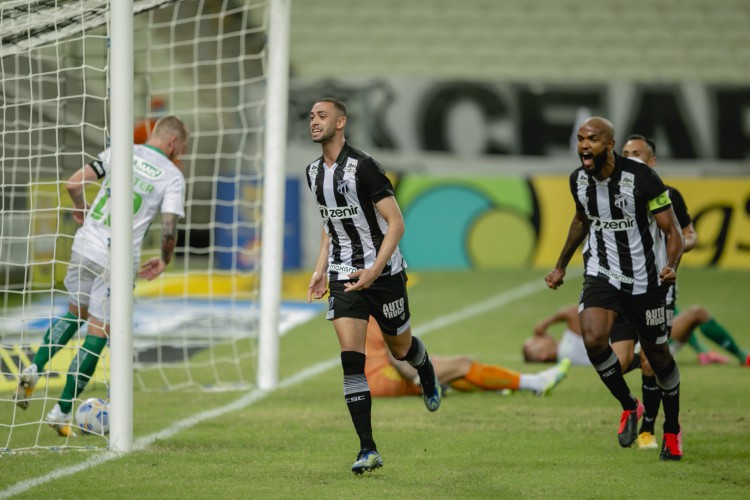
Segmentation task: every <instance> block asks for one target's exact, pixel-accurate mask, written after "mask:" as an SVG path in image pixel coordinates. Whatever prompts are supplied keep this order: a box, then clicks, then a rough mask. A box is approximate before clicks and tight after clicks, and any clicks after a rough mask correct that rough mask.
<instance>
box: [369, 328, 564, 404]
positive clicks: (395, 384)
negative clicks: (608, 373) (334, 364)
mask: <svg viewBox="0 0 750 500" xmlns="http://www.w3.org/2000/svg"><path fill="white" fill-rule="evenodd" d="M365 349H366V352H367V364H366V367H365V375H366V377H367V382H368V384H369V386H370V392H371V394H372V396H373V397H396V396H419V395H420V394H422V389H421V387H420V385H419V377H418V375H417V371H416V370H415V369H414V368H413V367H412V366H411V365H409V364H408V363H406V362H404V361H398V360H396V359H395V358H394V357H393V356H392V355H391V353H390V352H389V351H388V348H387V347H386V345H385V341H384V340H383V333H382V332H381V331H380V328H379V327H378V324H377V322H375V321H374V320H372V318H371V319H370V321H369V323H368V325H367V342H366V347H365ZM432 364H433V366H434V367H435V374H436V375H437V378H438V381H439V382H440V384H441V385H443V386H447V387H450V388H452V389H455V390H458V391H467V392H468V391H495V392H497V391H504V390H510V391H529V392H532V393H534V394H536V395H538V396H542V395H546V394H549V393H550V392H551V391H552V389H554V388H555V387H557V385H558V384H559V383H560V382H561V381H562V380H563V379H564V378H565V376H566V375H567V374H568V368H569V367H570V360H567V359H563V360H561V361H560V363H558V364H557V365H555V366H554V367H552V368H549V369H547V370H544V371H541V372H539V373H535V374H525V373H518V372H516V371H514V370H511V369H508V368H505V367H502V366H497V365H488V364H484V363H479V362H478V361H474V360H473V359H471V358H469V357H467V356H435V355H433V356H432Z"/></svg>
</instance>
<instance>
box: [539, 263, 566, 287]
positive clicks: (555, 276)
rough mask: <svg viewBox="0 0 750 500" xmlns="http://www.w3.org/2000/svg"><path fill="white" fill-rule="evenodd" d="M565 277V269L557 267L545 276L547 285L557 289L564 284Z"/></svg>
mask: <svg viewBox="0 0 750 500" xmlns="http://www.w3.org/2000/svg"><path fill="white" fill-rule="evenodd" d="M564 277H565V271H564V270H562V269H560V268H558V267H556V268H554V269H553V270H552V271H551V272H550V273H549V274H548V275H547V276H545V277H544V281H545V283H547V286H548V287H550V288H551V289H553V290H557V287H559V286H562V284H563V278H564Z"/></svg>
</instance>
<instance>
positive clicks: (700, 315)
mask: <svg viewBox="0 0 750 500" xmlns="http://www.w3.org/2000/svg"><path fill="white" fill-rule="evenodd" d="M556 323H565V324H566V326H565V330H564V331H563V334H562V337H561V338H560V340H557V339H556V338H555V337H553V336H552V335H551V334H550V333H549V328H550V327H551V326H552V325H554V324H556ZM714 325H716V326H718V328H721V329H722V330H723V331H724V332H725V333H724V335H727V336H728V337H729V338H732V337H731V335H730V334H729V332H727V331H726V330H725V329H724V328H723V327H722V326H721V325H719V324H718V323H717V322H716V321H715V320H714V319H713V317H712V316H711V314H710V313H709V312H708V310H706V308H704V307H702V306H698V305H695V306H691V307H689V308H688V309H686V310H685V311H681V312H680V313H679V314H678V315H677V316H675V317H674V319H673V320H672V336H671V338H670V349H671V350H672V352H673V353H676V352H677V351H679V350H680V349H681V348H682V347H683V346H684V345H685V344H686V343H688V344H691V345H692V343H691V340H690V339H691V338H692V337H694V336H695V334H694V332H693V330H694V329H695V328H697V327H702V326H708V327H709V328H712V327H713V326H714ZM615 326H617V323H616V324H615ZM732 342H734V341H733V340H732ZM734 345H736V343H735V344H734ZM738 349H739V348H738ZM523 356H524V359H525V360H526V361H528V362H529V363H555V362H557V360H558V359H563V358H569V359H570V360H571V363H572V364H574V365H586V366H589V365H591V362H590V361H589V360H588V358H587V357H586V348H585V347H584V345H583V338H581V330H580V325H579V321H578V305H577V304H571V305H569V306H566V307H563V308H562V309H560V310H559V311H556V312H555V313H554V314H552V315H550V316H548V317H547V318H544V319H542V320H541V321H539V322H538V323H537V324H536V326H535V327H534V335H533V336H531V337H529V338H528V339H526V341H525V342H524V344H523ZM738 357H739V356H738ZM719 360H725V358H724V356H721V355H719V354H717V353H712V356H711V358H710V361H709V360H708V359H707V358H706V357H703V356H701V353H700V352H699V354H698V362H699V363H700V364H702V365H707V364H710V363H717V362H726V361H719ZM625 361H627V360H625ZM743 365H744V366H747V362H745V363H743ZM627 366H629V365H626V367H627ZM632 368H633V367H631V369H632ZM624 369H625V368H624Z"/></svg>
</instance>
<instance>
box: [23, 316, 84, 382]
mask: <svg viewBox="0 0 750 500" xmlns="http://www.w3.org/2000/svg"><path fill="white" fill-rule="evenodd" d="M80 326H81V320H80V319H78V316H76V315H75V314H73V313H71V312H68V313H66V314H65V316H63V317H62V318H60V319H58V320H57V321H55V322H54V323H52V325H51V326H50V327H49V328H47V331H46V332H45V333H44V340H43V341H42V345H40V346H39V350H38V351H37V352H36V354H35V355H34V361H33V363H34V364H35V365H36V367H37V369H38V370H37V371H39V372H40V373H41V372H43V371H44V367H45V366H47V363H49V362H50V360H51V359H52V357H53V356H54V355H55V354H57V351H59V350H60V349H62V348H63V346H64V345H65V344H67V343H68V340H70V337H72V336H73V335H74V334H75V333H76V332H77V331H78V328H79V327H80Z"/></svg>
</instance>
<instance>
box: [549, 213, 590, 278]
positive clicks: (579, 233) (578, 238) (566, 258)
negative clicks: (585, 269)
mask: <svg viewBox="0 0 750 500" xmlns="http://www.w3.org/2000/svg"><path fill="white" fill-rule="evenodd" d="M588 232H589V221H588V219H587V218H586V215H585V214H584V213H583V212H581V211H578V210H576V213H575V215H574V216H573V220H572V221H571V223H570V229H569V230H568V239H567V240H565V245H563V249H562V252H560V258H559V259H558V261H557V265H556V266H555V267H557V268H560V269H565V268H567V267H568V263H569V262H570V259H572V258H573V254H574V253H575V251H576V250H577V249H578V247H579V246H581V243H583V240H584V239H586V235H587V234H588Z"/></svg>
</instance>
